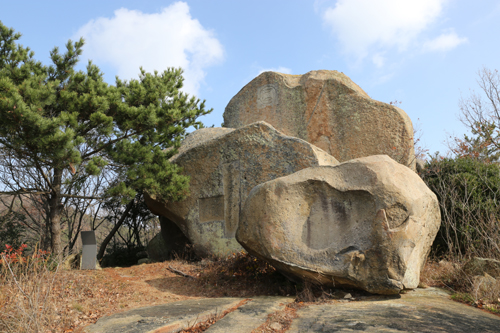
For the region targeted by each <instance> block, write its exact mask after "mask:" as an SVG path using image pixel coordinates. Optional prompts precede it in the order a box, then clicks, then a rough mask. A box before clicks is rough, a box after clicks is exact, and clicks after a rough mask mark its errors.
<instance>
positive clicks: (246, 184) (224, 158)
mask: <svg viewBox="0 0 500 333" xmlns="http://www.w3.org/2000/svg"><path fill="white" fill-rule="evenodd" d="M219 130H220V129H204V130H203V131H202V132H200V133H197V132H198V131H196V132H194V133H192V134H190V135H189V136H188V138H190V141H189V142H188V144H189V145H188V148H184V147H181V148H180V149H179V151H180V152H179V154H177V155H176V156H174V157H173V158H172V161H173V162H174V163H177V164H178V165H180V166H181V167H182V168H183V169H184V173H185V174H186V175H189V176H190V177H191V181H190V195H189V196H188V198H187V199H185V200H183V201H181V202H163V201H161V200H156V199H155V198H152V197H148V196H145V198H146V203H147V205H148V207H149V209H150V210H151V211H152V212H153V213H155V214H158V215H161V216H164V217H166V218H167V219H168V220H170V221H173V222H175V223H176V224H177V225H178V226H179V228H180V229H181V230H182V232H183V233H184V234H185V235H186V236H187V237H188V239H189V240H190V241H191V242H192V244H193V247H194V250H195V251H196V253H197V254H198V255H200V256H207V255H212V254H213V255H216V256H223V255H227V254H228V253H231V252H234V251H240V250H242V247H241V246H240V245H239V244H238V242H237V241H236V239H235V238H234V235H235V233H236V228H237V227H238V223H239V216H240V210H241V207H242V205H243V203H244V202H245V200H246V198H247V196H248V193H249V192H250V190H251V189H252V188H253V187H254V186H255V185H258V184H261V183H263V182H266V181H268V180H271V179H274V178H277V177H281V176H284V175H289V174H291V173H294V172H296V171H299V170H302V169H304V168H308V167H311V166H319V165H334V164H338V161H337V160H336V159H335V158H333V157H332V156H330V155H328V154H327V153H326V152H324V151H323V150H321V149H319V148H317V147H315V146H313V145H311V144H309V143H307V142H306V141H304V140H300V139H297V138H292V137H289V136H285V135H283V134H282V133H280V132H278V131H276V130H275V129H274V128H273V127H272V126H270V125H269V124H266V123H265V122H258V123H255V124H252V125H249V126H246V127H243V128H239V129H235V130H229V129H224V130H223V131H219ZM162 229H163V226H162Z"/></svg>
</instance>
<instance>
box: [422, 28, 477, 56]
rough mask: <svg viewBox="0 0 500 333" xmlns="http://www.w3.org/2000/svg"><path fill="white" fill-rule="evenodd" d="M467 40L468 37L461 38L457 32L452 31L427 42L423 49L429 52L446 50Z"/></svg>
mask: <svg viewBox="0 0 500 333" xmlns="http://www.w3.org/2000/svg"><path fill="white" fill-rule="evenodd" d="M465 42H467V38H460V37H458V35H457V34H456V33H455V32H453V31H450V32H448V33H443V34H441V35H439V36H438V37H436V38H434V39H432V40H429V41H427V42H425V43H424V45H423V49H424V51H429V52H432V51H438V52H446V51H449V50H451V49H453V48H455V47H457V46H458V45H460V44H462V43H465Z"/></svg>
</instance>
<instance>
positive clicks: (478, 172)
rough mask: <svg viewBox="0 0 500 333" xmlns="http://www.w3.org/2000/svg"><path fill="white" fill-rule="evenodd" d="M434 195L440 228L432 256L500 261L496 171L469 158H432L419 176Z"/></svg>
mask: <svg viewBox="0 0 500 333" xmlns="http://www.w3.org/2000/svg"><path fill="white" fill-rule="evenodd" d="M421 176H422V178H423V180H424V181H425V182H426V184H427V185H428V186H429V188H430V189H431V190H432V191H433V192H434V193H436V195H437V197H438V201H439V203H440V208H441V220H442V223H441V227H440V229H439V232H438V235H437V237H436V240H435V242H434V245H433V250H434V253H435V254H438V255H452V256H453V257H456V256H458V257H471V256H487V257H500V249H499V244H500V223H499V218H500V204H499V202H498V200H499V197H500V167H499V166H498V164H495V163H492V164H488V163H485V162H484V161H482V160H479V159H475V158H470V157H456V158H440V157H438V156H436V157H434V158H433V159H432V160H431V161H430V162H429V163H428V164H427V165H426V168H425V169H424V171H423V172H422V173H421Z"/></svg>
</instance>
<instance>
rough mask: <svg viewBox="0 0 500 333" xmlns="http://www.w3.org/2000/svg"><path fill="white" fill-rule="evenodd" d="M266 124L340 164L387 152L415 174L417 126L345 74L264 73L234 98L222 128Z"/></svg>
mask: <svg viewBox="0 0 500 333" xmlns="http://www.w3.org/2000/svg"><path fill="white" fill-rule="evenodd" d="M261 120H262V121H266V122H267V123H269V124H271V125H272V126H274V127H275V128H276V129H277V130H279V131H281V132H283V133H285V134H286V135H290V136H294V137H297V138H301V139H303V140H306V141H308V142H310V143H312V144H313V145H315V146H317V147H319V148H321V149H323V150H324V151H326V152H328V153H329V154H331V155H332V156H334V157H335V158H336V159H337V160H339V161H340V162H344V161H348V160H351V159H354V158H358V157H365V156H370V155H379V154H385V155H388V156H390V157H392V158H393V159H394V160H396V161H398V162H400V163H401V164H403V165H406V166H408V167H410V168H411V169H412V170H415V152H414V148H413V126H412V123H411V120H410V118H409V117H408V115H407V114H406V113H405V112H404V111H403V110H401V109H400V108H397V107H396V106H394V105H390V104H386V103H382V102H379V101H376V100H373V99H371V98H370V97H369V96H368V94H367V93H366V92H364V91H363V90H362V89H361V88H360V87H359V86H358V85H357V84H355V83H354V82H353V81H351V79H350V78H349V77H347V76H346V75H345V74H343V73H340V72H337V71H327V70H319V71H311V72H308V73H306V74H304V75H290V74H282V73H276V72H264V73H262V74H260V75H259V76H258V77H256V78H255V79H253V80H252V81H251V82H250V83H248V84H247V85H246V86H245V87H243V89H241V90H240V91H239V92H238V94H236V95H235V96H234V97H233V98H232V99H231V101H230V102H229V104H228V105H227V107H226V110H225V112H224V124H225V126H227V127H233V128H239V127H242V126H246V125H248V124H251V123H253V122H256V121H261Z"/></svg>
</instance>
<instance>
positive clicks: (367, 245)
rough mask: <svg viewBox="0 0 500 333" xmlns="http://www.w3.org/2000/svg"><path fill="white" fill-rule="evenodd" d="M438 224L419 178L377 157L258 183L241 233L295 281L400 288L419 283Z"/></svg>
mask: <svg viewBox="0 0 500 333" xmlns="http://www.w3.org/2000/svg"><path fill="white" fill-rule="evenodd" d="M439 224H440V212H439V206H438V201H437V198H436V196H435V194H434V193H432V191H431V190H430V189H429V188H428V187H427V186H426V185H425V183H424V182H423V181H422V180H421V179H420V177H419V176H418V175H417V174H416V173H415V172H413V171H411V170H410V169H409V168H407V167H405V166H403V165H401V164H399V163H397V162H395V161H394V160H393V159H391V158H389V157H388V156H385V155H378V156H370V157H364V158H359V159H354V160H351V161H348V162H344V163H342V164H339V165H336V166H321V167H312V168H308V169H305V170H301V171H298V172H296V173H295V174H293V175H289V176H285V177H281V178H278V179H275V180H272V181H268V182H266V183H264V184H260V185H258V186H256V187H255V188H254V189H253V190H252V192H251V193H250V194H249V196H248V199H247V201H246V203H245V206H244V208H243V210H242V215H241V218H240V224H239V226H238V230H237V233H236V238H237V240H238V241H239V242H240V244H242V245H243V247H244V248H245V249H246V250H247V251H248V252H250V253H252V254H254V255H257V256H259V257H261V258H263V259H265V260H267V261H269V262H270V263H272V264H273V265H274V266H275V267H276V268H277V269H278V270H280V271H281V272H282V273H284V274H285V275H287V276H289V277H291V278H292V279H307V280H310V281H312V282H315V283H321V284H332V281H333V283H334V284H335V285H337V286H349V287H354V288H360V289H363V290H366V291H369V292H372V293H380V294H397V293H398V292H399V291H400V290H402V289H413V288H416V287H417V286H418V283H419V278H420V271H421V268H422V267H423V264H424V262H425V259H426V257H427V255H428V252H429V250H430V246H431V244H432V242H433V240H434V238H435V236H436V233H437V231H438V229H439Z"/></svg>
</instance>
